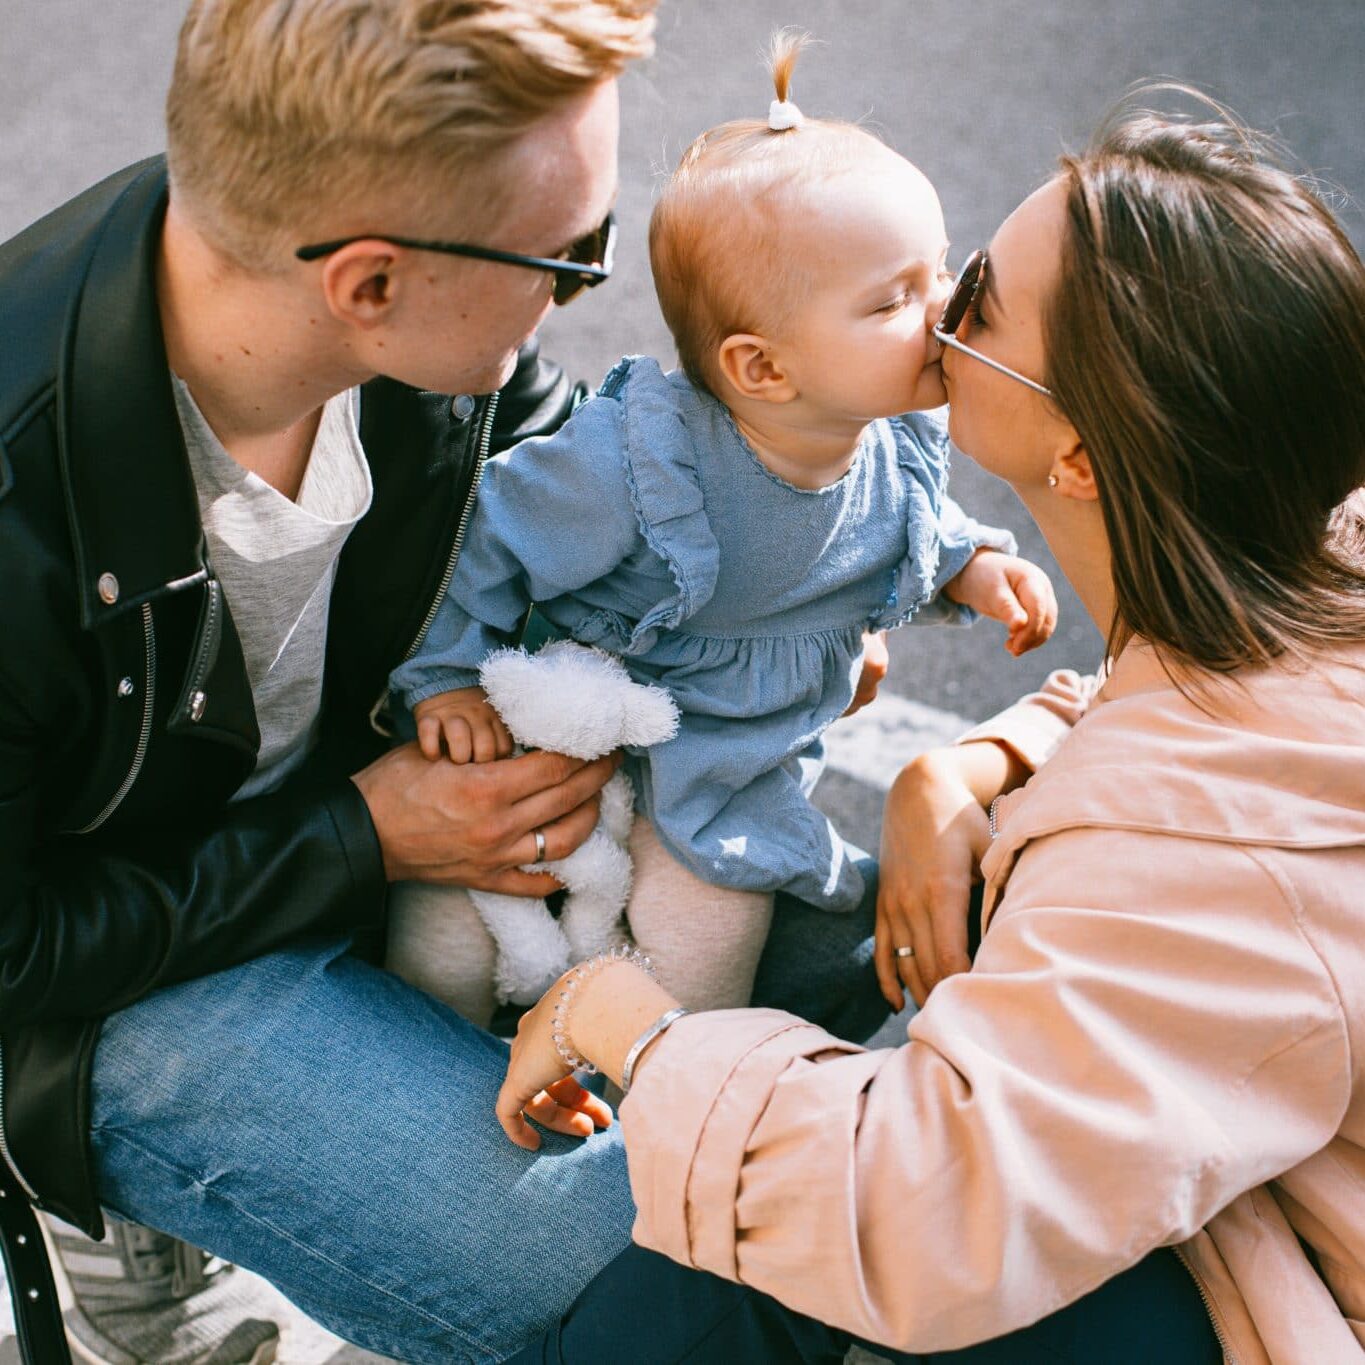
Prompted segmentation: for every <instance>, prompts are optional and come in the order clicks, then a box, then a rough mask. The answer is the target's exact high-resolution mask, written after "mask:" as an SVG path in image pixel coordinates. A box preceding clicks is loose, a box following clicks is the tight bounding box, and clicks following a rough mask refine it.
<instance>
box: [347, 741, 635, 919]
mask: <svg viewBox="0 0 1365 1365" xmlns="http://www.w3.org/2000/svg"><path fill="white" fill-rule="evenodd" d="M620 761H621V760H620V756H619V755H617V754H608V755H607V756H606V757H605V758H599V759H596V760H594V761H593V762H592V763H585V762H584V761H583V760H582V759H579V758H566V757H565V756H564V755H563V754H550V753H533V754H522V755H520V756H519V757H517V758H507V759H502V760H500V761H498V762H495V763H480V764H468V765H465V766H462V767H457V766H456V765H455V764H452V763H431V762H429V761H428V760H427V759H426V758H424V757H423V756H422V752H421V750H420V749H418V747H417V745H416V744H404V745H402V746H401V747H400V748H397V749H391V750H389V752H388V753H386V754H384V755H383V756H382V757H380V758H378V759H376V760H375V761H374V762H373V763H371V764H370V766H369V767H368V768H365V769H364V770H362V771H361V772H358V773H356V774H355V775H354V776H353V777H352V779H351V780H352V781H353V782H354V783H355V784H356V786H357V787H358V788H359V789H360V794H361V795H362V796H363V797H364V798H365V804H366V805H367V806H369V808H370V818H371V820H373V821H374V828H375V833H376V835H377V836H378V838H379V847H380V849H381V850H382V852H383V856H384V874H385V876H386V877H387V878H388V879H389V881H391V882H392V881H423V882H445V883H452V884H455V885H459V886H472V887H477V888H479V889H481V890H484V891H501V892H503V893H504V894H506V895H509V896H548V895H549V894H550V893H551V892H552V891H556V890H558V889H559V883H558V882H557V881H556V880H555V879H554V878H553V877H550V876H547V875H545V874H544V873H532V872H523V871H521V870H520V869H521V864H523V863H530V862H534V861H535V857H536V839H535V833H534V832H535V831H536V830H539V831H540V832H541V833H542V834H543V835H544V836H545V857H546V859H547V860H554V859H557V858H567V857H568V856H569V854H570V853H572V852H573V851H574V849H576V848H577V847H578V846H579V845H580V844H581V843H582V842H583V841H584V840H585V839H586V838H587V837H588V835H590V834H591V833H592V831H593V827H594V826H595V825H596V824H597V804H598V802H597V794H598V792H599V791H600V790H601V789H602V786H603V784H604V783H605V782H606V781H607V779H608V778H609V777H610V776H611V775H612V774H613V773H614V772H615V771H616V769H617V767H618V766H619V765H620Z"/></svg>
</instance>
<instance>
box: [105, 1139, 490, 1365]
mask: <svg viewBox="0 0 1365 1365" xmlns="http://www.w3.org/2000/svg"><path fill="white" fill-rule="evenodd" d="M96 1133H100V1134H102V1135H103V1137H104V1140H105V1141H113V1142H121V1143H123V1144H124V1145H125V1146H128V1147H131V1148H132V1149H133V1150H134V1151H136V1152H138V1153H140V1154H141V1155H142V1156H143V1157H145V1158H146V1159H147V1160H149V1161H153V1162H155V1163H156V1164H157V1165H158V1166H161V1167H162V1168H163V1169H165V1170H167V1171H170V1172H172V1173H173V1174H175V1175H177V1176H179V1177H180V1178H181V1179H183V1180H188V1181H189V1182H190V1183H191V1184H192V1185H194V1186H195V1188H196V1189H198V1190H200V1191H201V1192H202V1193H203V1194H204V1195H205V1196H207V1197H209V1198H212V1199H216V1200H218V1201H219V1202H220V1203H223V1204H226V1205H228V1206H229V1207H231V1208H233V1209H235V1210H236V1211H237V1212H238V1213H239V1214H240V1215H241V1216H242V1217H243V1218H246V1219H247V1220H248V1221H250V1222H252V1223H254V1224H256V1225H257V1226H259V1227H262V1228H266V1229H268V1230H269V1231H270V1232H271V1234H272V1235H274V1236H276V1237H279V1238H280V1239H281V1240H282V1241H284V1242H287V1243H288V1244H289V1245H290V1246H292V1247H294V1248H295V1249H296V1250H298V1251H301V1252H303V1253H304V1254H305V1255H307V1256H310V1257H312V1258H314V1259H315V1260H317V1261H320V1262H321V1263H322V1264H323V1265H326V1266H330V1267H331V1268H332V1269H333V1270H335V1271H337V1272H339V1273H340V1274H341V1275H343V1276H344V1277H345V1278H347V1279H349V1280H353V1281H355V1282H356V1283H358V1284H362V1285H364V1286H365V1287H366V1288H367V1289H370V1290H372V1291H373V1292H374V1293H376V1294H379V1295H381V1296H382V1297H383V1298H386V1299H392V1300H393V1301H394V1302H395V1303H399V1304H401V1305H402V1306H403V1307H404V1308H406V1309H407V1310H408V1311H409V1312H411V1313H414V1314H416V1315H417V1316H418V1317H420V1318H424V1319H426V1321H428V1322H430V1323H432V1324H434V1325H435V1326H437V1327H440V1328H442V1329H444V1330H445V1331H448V1332H450V1333H451V1335H453V1336H454V1337H456V1338H457V1339H458V1340H459V1341H460V1342H461V1343H463V1345H464V1346H465V1347H466V1348H467V1349H468V1350H471V1351H474V1352H476V1353H477V1354H478V1355H479V1356H481V1357H483V1358H484V1359H486V1360H496V1359H497V1353H496V1352H495V1351H493V1350H491V1349H489V1348H488V1347H487V1346H483V1345H481V1344H480V1343H478V1342H476V1341H473V1340H472V1339H471V1338H469V1337H468V1336H466V1335H465V1333H464V1332H463V1331H462V1330H461V1329H460V1328H459V1327H457V1326H456V1325H455V1324H454V1323H452V1322H447V1321H446V1320H445V1319H444V1318H442V1317H439V1316H437V1315H436V1314H435V1313H430V1312H428V1311H427V1310H426V1309H425V1308H422V1307H421V1306H420V1305H418V1304H415V1303H411V1302H409V1301H408V1300H407V1299H405V1298H403V1297H402V1295H400V1294H395V1293H394V1292H393V1290H391V1289H386V1288H384V1286H383V1285H378V1284H374V1283H373V1282H372V1281H370V1280H367V1279H366V1278H365V1277H364V1276H363V1275H360V1274H357V1273H356V1272H355V1271H354V1270H351V1269H350V1268H349V1267H347V1266H344V1265H342V1264H341V1263H340V1262H339V1261H336V1260H333V1259H332V1257H330V1256H328V1255H325V1254H324V1253H323V1252H322V1251H320V1250H319V1249H318V1248H317V1247H313V1246H309V1245H308V1244H307V1243H305V1242H301V1241H300V1240H299V1239H298V1238H297V1237H294V1236H293V1235H291V1234H290V1233H288V1232H286V1231H285V1230H284V1229H283V1228H279V1227H276V1225H275V1224H274V1223H272V1222H271V1221H270V1220H269V1219H267V1218H262V1217H260V1216H259V1215H257V1214H255V1213H252V1212H251V1211H250V1210H249V1209H246V1208H243V1207H242V1205H241V1204H239V1203H238V1202H237V1201H236V1200H235V1199H233V1198H231V1197H230V1196H229V1195H226V1194H223V1193H221V1192H220V1191H218V1190H216V1189H214V1188H213V1187H212V1186H210V1185H206V1184H204V1182H203V1181H202V1180H200V1179H199V1178H198V1177H197V1176H195V1175H194V1174H193V1173H192V1172H190V1171H187V1170H185V1169H183V1168H182V1167H180V1166H177V1165H176V1164H175V1163H174V1162H172V1161H167V1160H166V1158H165V1157H163V1156H162V1155H161V1154H160V1153H159V1152H153V1151H151V1150H150V1149H149V1148H147V1147H144V1146H143V1145H142V1144H141V1143H140V1142H136V1141H135V1140H134V1139H132V1138H130V1137H127V1136H125V1135H124V1134H122V1133H119V1132H117V1131H116V1130H114V1129H111V1128H105V1127H102V1126H92V1127H91V1137H92V1138H93V1137H94V1136H95V1134H96Z"/></svg>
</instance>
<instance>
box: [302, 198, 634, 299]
mask: <svg viewBox="0 0 1365 1365" xmlns="http://www.w3.org/2000/svg"><path fill="white" fill-rule="evenodd" d="M371 240H373V241H378V242H390V243H392V244H393V245H394V246H405V247H407V248H408V249H409V250H411V251H440V252H443V253H444V254H445V255H447V256H472V257H473V258H474V259H475V260H479V261H501V262H503V264H505V265H524V266H526V267H528V268H529V269H531V270H548V271H550V273H551V274H553V275H554V277H555V282H554V299H555V302H556V303H557V304H559V305H560V306H561V307H562V306H563V305H564V304H566V303H568V302H569V300H570V299H572V298H575V297H576V296H577V295H578V293H579V292H580V291H581V290H583V289H591V288H593V287H594V286H596V285H599V284H601V283H602V281H603V280H605V279H608V278H609V277H610V275H611V266H612V258H613V257H614V256H615V254H616V215H615V213H608V214H607V216H606V217H605V218H604V219H603V220H602V222H601V225H600V226H598V227H595V228H593V230H592V231H591V232H589V233H588V234H587V235H586V236H584V237H580V238H579V239H578V240H577V241H576V242H575V243H574V244H573V245H572V246H571V247H570V248H569V249H568V250H567V251H566V252H565V253H564V256H563V258H562V259H552V258H551V257H549V256H523V255H522V254H521V253H520V252H519V251H500V250H498V248H497V247H492V246H473V245H471V244H470V243H469V242H430V241H426V240H424V239H423V238H420V237H391V236H389V235H387V234H385V233H382V232H360V233H357V234H356V235H355V236H354V237H338V238H337V239H336V241H334V242H317V243H315V244H314V245H313V246H301V247H299V249H298V250H297V251H295V252H294V255H295V256H297V257H298V258H299V260H301V261H316V260H317V259H318V258H319V257H321V256H330V255H331V254H332V252H334V251H340V250H341V248H342V247H344V246H350V245H351V243H352V242H366V241H371Z"/></svg>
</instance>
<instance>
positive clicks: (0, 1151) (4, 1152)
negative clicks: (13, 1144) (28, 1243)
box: [0, 1042, 38, 1204]
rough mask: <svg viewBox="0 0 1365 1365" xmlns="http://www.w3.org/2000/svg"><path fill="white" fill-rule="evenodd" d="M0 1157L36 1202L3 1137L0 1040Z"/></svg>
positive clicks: (0, 1047) (2, 1050)
mask: <svg viewBox="0 0 1365 1365" xmlns="http://www.w3.org/2000/svg"><path fill="white" fill-rule="evenodd" d="M0 1158H3V1159H4V1162H5V1165H6V1166H8V1167H9V1173H10V1174H11V1175H12V1176H13V1177H14V1178H15V1180H16V1181H18V1182H19V1188H20V1189H21V1190H23V1192H24V1193H25V1194H26V1195H27V1196H28V1198H29V1200H30V1202H31V1203H34V1204H36V1203H37V1202H38V1193H37V1191H36V1190H35V1189H34V1188H33V1186H32V1185H30V1184H29V1183H28V1181H27V1180H25V1179H24V1174H23V1172H22V1171H21V1170H20V1169H19V1167H18V1166H17V1165H16V1164H15V1161H14V1156H13V1155H12V1153H11V1152H10V1149H9V1142H8V1140H7V1139H6V1137H5V1048H4V1044H3V1043H2V1042H0Z"/></svg>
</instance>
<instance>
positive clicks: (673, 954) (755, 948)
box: [626, 818, 773, 1010]
mask: <svg viewBox="0 0 1365 1365" xmlns="http://www.w3.org/2000/svg"><path fill="white" fill-rule="evenodd" d="M630 856H631V858H632V860H633V861H634V864H635V887H634V890H633V891H632V892H631V896H630V904H629V906H628V907H627V910H626V916H627V918H628V919H629V921H630V931H631V934H632V935H633V936H634V939H635V942H636V944H637V945H638V946H639V948H640V949H641V951H642V952H645V953H648V954H649V956H650V957H651V958H653V960H654V965H655V967H656V968H657V969H658V972H659V981H660V983H661V984H662V985H664V986H666V987H667V988H668V990H669V991H670V992H671V993H672V994H673V995H675V996H677V998H678V999H679V1000H681V1001H682V1003H683V1004H684V1005H686V1006H687V1007H688V1009H693V1010H716V1009H731V1008H738V1007H741V1006H744V1005H747V1004H748V1003H749V997H750V996H751V995H752V993H753V988H754V974H755V972H757V970H758V959H759V956H760V955H761V954H762V952H763V944H764V941H765V940H766V939H767V937H768V926H769V924H770V923H771V922H772V914H773V898H772V896H771V895H769V894H767V893H766V892H757V891H734V890H731V889H730V888H728V887H724V886H712V885H710V883H708V882H704V881H702V880H701V878H700V877H698V876H696V875H695V874H694V873H692V872H689V871H688V869H687V868H685V867H684V866H683V865H682V864H681V863H680V862H678V861H677V860H676V859H675V858H674V857H673V855H672V854H671V853H669V852H668V851H667V850H666V849H665V848H664V846H663V845H662V844H661V843H660V842H659V836H658V835H657V834H656V833H655V832H654V826H653V825H651V824H650V823H649V821H648V820H645V819H643V818H641V819H639V820H636V822H635V826H634V828H633V829H632V830H631V832H630Z"/></svg>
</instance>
